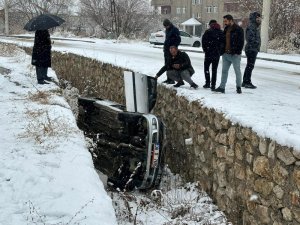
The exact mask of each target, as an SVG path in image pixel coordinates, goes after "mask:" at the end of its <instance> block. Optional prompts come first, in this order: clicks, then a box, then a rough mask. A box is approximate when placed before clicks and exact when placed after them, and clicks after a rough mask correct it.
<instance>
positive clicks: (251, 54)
mask: <svg viewBox="0 0 300 225" xmlns="http://www.w3.org/2000/svg"><path fill="white" fill-rule="evenodd" d="M260 24H261V16H260V14H259V13H258V12H253V13H250V16H249V25H248V27H247V29H246V41H247V44H246V47H245V53H246V56H247V65H246V68H245V72H244V77H243V83H242V87H245V88H252V89H255V88H256V86H254V85H253V84H252V82H251V75H252V70H253V69H254V65H255V61H256V57H257V54H258V52H259V50H260V44H261V40H260V32H259V29H260V28H259V26H260Z"/></svg>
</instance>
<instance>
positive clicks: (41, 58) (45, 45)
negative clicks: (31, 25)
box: [31, 30, 52, 84]
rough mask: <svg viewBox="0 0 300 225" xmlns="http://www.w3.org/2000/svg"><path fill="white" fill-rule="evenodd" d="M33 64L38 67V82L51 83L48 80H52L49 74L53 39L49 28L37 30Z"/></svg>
mask: <svg viewBox="0 0 300 225" xmlns="http://www.w3.org/2000/svg"><path fill="white" fill-rule="evenodd" d="M31 64H32V65H34V66H35V67H36V75H37V81H38V84H49V83H48V82H46V81H52V79H51V77H48V76H47V73H48V67H51V40H50V34H49V31H48V30H37V31H36V32H35V37H34V45H33V50H32V61H31Z"/></svg>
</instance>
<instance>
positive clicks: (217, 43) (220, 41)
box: [202, 23, 225, 58]
mask: <svg viewBox="0 0 300 225" xmlns="http://www.w3.org/2000/svg"><path fill="white" fill-rule="evenodd" d="M224 42H225V36H224V33H223V31H221V28H220V25H219V24H217V23H213V24H211V25H210V28H209V29H208V30H206V31H205V33H204V34H203V36H202V48H203V51H204V53H205V57H206V58H219V57H220V55H221V52H222V51H223V48H224Z"/></svg>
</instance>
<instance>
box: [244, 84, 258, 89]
mask: <svg viewBox="0 0 300 225" xmlns="http://www.w3.org/2000/svg"><path fill="white" fill-rule="evenodd" d="M245 88H250V89H256V88H257V87H256V86H255V85H253V84H252V83H248V84H245Z"/></svg>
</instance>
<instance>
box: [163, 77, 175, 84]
mask: <svg viewBox="0 0 300 225" xmlns="http://www.w3.org/2000/svg"><path fill="white" fill-rule="evenodd" d="M163 83H165V84H175V81H174V80H171V79H169V78H168V79H166V80H165V81H163Z"/></svg>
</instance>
